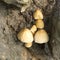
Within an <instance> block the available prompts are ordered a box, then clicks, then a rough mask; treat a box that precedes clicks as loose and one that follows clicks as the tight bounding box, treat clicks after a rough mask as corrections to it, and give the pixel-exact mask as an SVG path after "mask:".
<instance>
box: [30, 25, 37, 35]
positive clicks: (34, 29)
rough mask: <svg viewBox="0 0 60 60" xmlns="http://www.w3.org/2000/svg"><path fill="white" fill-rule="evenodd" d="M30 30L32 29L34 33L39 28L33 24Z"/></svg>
mask: <svg viewBox="0 0 60 60" xmlns="http://www.w3.org/2000/svg"><path fill="white" fill-rule="evenodd" d="M30 30H31V32H32V33H33V34H34V33H35V32H36V30H37V27H36V25H33V26H32V28H31V29H30Z"/></svg>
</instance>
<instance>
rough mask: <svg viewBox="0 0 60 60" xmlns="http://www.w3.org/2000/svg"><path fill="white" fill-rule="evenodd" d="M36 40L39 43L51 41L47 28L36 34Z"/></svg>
mask: <svg viewBox="0 0 60 60" xmlns="http://www.w3.org/2000/svg"><path fill="white" fill-rule="evenodd" d="M34 41H35V42H36V43H39V44H43V43H47V42H48V41H49V37H48V34H47V32H46V31H45V30H39V31H37V32H36V34H35V36H34Z"/></svg>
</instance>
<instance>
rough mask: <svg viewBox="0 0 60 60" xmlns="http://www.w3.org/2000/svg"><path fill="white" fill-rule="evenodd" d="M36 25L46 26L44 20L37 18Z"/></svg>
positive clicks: (39, 26)
mask: <svg viewBox="0 0 60 60" xmlns="http://www.w3.org/2000/svg"><path fill="white" fill-rule="evenodd" d="M36 27H37V28H41V29H42V28H44V22H43V20H36Z"/></svg>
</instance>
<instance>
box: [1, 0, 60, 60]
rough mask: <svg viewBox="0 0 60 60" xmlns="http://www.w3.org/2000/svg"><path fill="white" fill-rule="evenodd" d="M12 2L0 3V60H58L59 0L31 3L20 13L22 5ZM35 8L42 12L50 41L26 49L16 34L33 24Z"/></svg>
mask: <svg viewBox="0 0 60 60" xmlns="http://www.w3.org/2000/svg"><path fill="white" fill-rule="evenodd" d="M13 1H14V2H13ZM13 1H12V0H9V2H10V3H8V2H7V0H0V60H60V0H32V2H31V3H30V5H29V4H28V3H27V4H26V5H29V6H28V7H27V8H26V10H25V11H24V12H21V7H22V5H21V4H19V3H15V1H16V0H13ZM23 6H24V5H23ZM37 8H40V9H42V11H43V15H44V23H45V30H46V31H47V32H48V34H49V37H50V40H49V42H48V43H46V44H42V45H40V44H36V43H33V46H32V47H31V48H29V49H27V48H26V47H25V46H24V44H23V43H22V42H20V41H19V40H18V39H17V33H18V32H19V31H20V29H22V28H24V27H28V28H30V27H31V26H32V25H33V24H34V19H33V16H32V14H33V12H34V11H35V10H36V9H37Z"/></svg>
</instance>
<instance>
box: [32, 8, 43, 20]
mask: <svg viewBox="0 0 60 60" xmlns="http://www.w3.org/2000/svg"><path fill="white" fill-rule="evenodd" d="M33 17H34V19H43V14H42V12H41V10H39V9H37V10H36V11H35V12H34V14H33Z"/></svg>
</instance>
